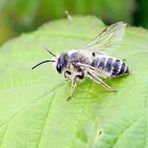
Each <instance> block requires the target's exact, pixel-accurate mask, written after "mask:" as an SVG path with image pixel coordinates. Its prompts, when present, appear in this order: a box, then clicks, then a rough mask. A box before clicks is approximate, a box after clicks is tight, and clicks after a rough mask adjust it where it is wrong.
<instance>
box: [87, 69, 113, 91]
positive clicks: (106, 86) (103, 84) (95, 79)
mask: <svg viewBox="0 0 148 148" xmlns="http://www.w3.org/2000/svg"><path fill="white" fill-rule="evenodd" d="M87 74H88V75H89V76H90V78H92V79H93V80H94V81H96V82H97V83H99V84H101V85H102V86H103V87H105V88H106V89H108V90H110V91H113V92H116V90H114V89H112V88H111V87H110V86H108V85H107V84H106V83H105V82H104V81H103V80H102V79H100V78H99V77H97V76H96V75H95V74H92V73H91V72H89V71H88V72H87Z"/></svg>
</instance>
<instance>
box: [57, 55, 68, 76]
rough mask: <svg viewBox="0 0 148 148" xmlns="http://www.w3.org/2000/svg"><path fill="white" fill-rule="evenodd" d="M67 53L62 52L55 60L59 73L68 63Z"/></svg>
mask: <svg viewBox="0 0 148 148" xmlns="http://www.w3.org/2000/svg"><path fill="white" fill-rule="evenodd" d="M68 58H69V57H68V54H67V53H62V54H61V55H60V56H59V58H58V61H57V64H56V69H57V71H58V72H59V73H62V72H63V70H64V68H66V66H67V64H68Z"/></svg>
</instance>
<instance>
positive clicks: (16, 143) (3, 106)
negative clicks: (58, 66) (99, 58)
mask: <svg viewBox="0 0 148 148" xmlns="http://www.w3.org/2000/svg"><path fill="white" fill-rule="evenodd" d="M104 27H105V25H104V23H102V21H100V20H99V19H97V18H95V17H90V16H87V17H74V18H73V20H72V21H68V20H65V19H62V20H58V21H54V22H51V23H47V24H45V25H43V26H42V27H40V28H39V29H38V30H37V31H35V32H32V33H29V34H23V35H21V36H20V37H18V38H15V39H13V40H10V41H9V42H7V43H6V44H4V45H3V46H2V47H1V48H0V147H1V148H10V147H12V146H13V148H17V147H21V148H26V147H28V148H36V147H41V148H46V147H47V148H48V147H54V148H61V147H62V148H66V147H67V148H69V147H71V148H76V147H99V148H110V147H115V148H119V147H120V148H131V147H133V148H136V147H138V148H139V147H148V128H147V125H148V122H147V119H148V112H147V110H148V105H147V103H148V78H147V75H148V68H147V67H148V66H147V64H148V49H147V47H148V31H146V30H144V29H141V28H134V27H128V28H127V29H126V34H125V37H124V39H123V42H122V44H121V47H119V48H118V49H115V50H114V51H108V53H110V52H112V53H113V54H114V56H115V57H119V58H120V59H126V60H127V61H126V63H127V64H128V65H129V68H130V74H129V75H128V76H124V77H119V78H116V79H108V80H105V82H106V83H108V84H109V85H110V86H111V87H113V88H115V89H116V90H117V93H111V92H108V91H107V90H105V89H104V88H102V86H100V85H97V84H96V83H94V82H93V81H91V80H88V79H87V80H85V81H84V82H83V83H78V84H77V88H76V91H75V95H74V97H73V98H72V100H71V102H69V103H67V102H66V101H65V100H66V99H67V97H68V96H69V90H70V86H71V85H70V83H67V82H66V81H65V80H64V78H63V75H59V74H58V73H57V71H56V70H55V67H54V66H51V63H48V64H45V65H42V66H40V67H38V68H37V69H36V70H34V71H32V70H31V67H32V66H33V65H34V64H36V63H38V62H39V61H41V60H44V59H48V58H51V57H50V55H49V54H48V53H47V52H46V51H44V50H43V48H42V47H43V46H44V45H46V46H47V47H48V48H49V49H50V50H52V51H54V52H55V53H56V54H59V53H61V52H64V51H68V50H71V49H74V48H78V47H81V46H83V45H85V44H86V43H88V42H89V41H91V40H92V39H93V38H94V37H95V36H96V35H97V34H98V32H99V31H100V30H102V29H104Z"/></svg>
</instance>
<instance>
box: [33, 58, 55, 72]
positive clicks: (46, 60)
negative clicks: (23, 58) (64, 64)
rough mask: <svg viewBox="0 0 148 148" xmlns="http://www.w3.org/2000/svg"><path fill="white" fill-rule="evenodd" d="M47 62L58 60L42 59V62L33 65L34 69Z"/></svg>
mask: <svg viewBox="0 0 148 148" xmlns="http://www.w3.org/2000/svg"><path fill="white" fill-rule="evenodd" d="M47 62H56V61H55V60H45V61H42V62H40V63H38V64H36V65H35V66H33V67H32V70H33V69H35V68H36V67H38V66H39V65H41V64H44V63H47Z"/></svg>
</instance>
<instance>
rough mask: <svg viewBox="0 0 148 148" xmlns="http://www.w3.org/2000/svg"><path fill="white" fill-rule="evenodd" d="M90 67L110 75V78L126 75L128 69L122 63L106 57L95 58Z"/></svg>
mask: <svg viewBox="0 0 148 148" xmlns="http://www.w3.org/2000/svg"><path fill="white" fill-rule="evenodd" d="M92 66H94V67H97V68H99V69H101V70H104V71H105V72H108V73H110V75H111V76H119V75H124V74H127V73H128V67H127V65H126V64H125V63H124V62H123V61H121V60H119V59H115V58H112V57H108V56H99V57H97V58H96V59H95V60H94V61H93V62H92Z"/></svg>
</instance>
